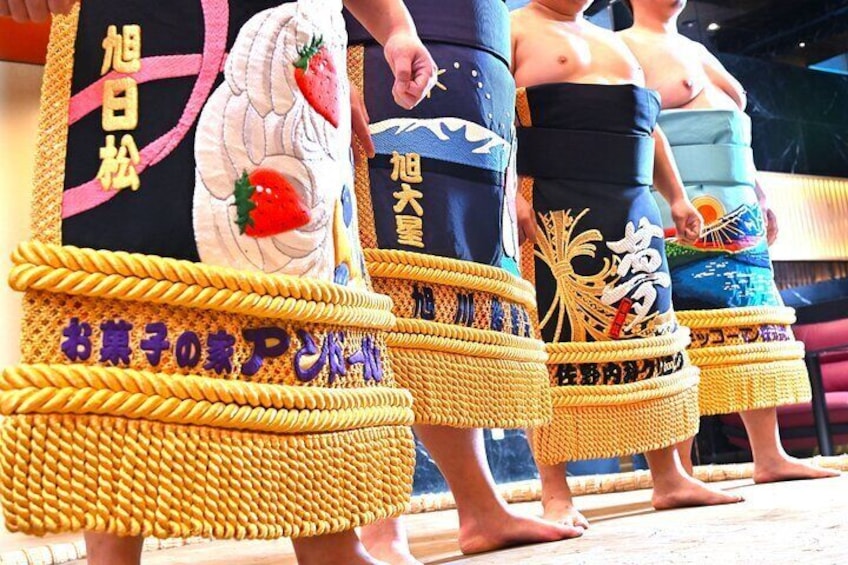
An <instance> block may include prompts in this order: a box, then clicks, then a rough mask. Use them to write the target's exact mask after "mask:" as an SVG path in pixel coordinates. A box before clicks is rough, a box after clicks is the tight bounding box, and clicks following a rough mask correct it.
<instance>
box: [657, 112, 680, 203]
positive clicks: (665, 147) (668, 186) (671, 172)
mask: <svg viewBox="0 0 848 565" xmlns="http://www.w3.org/2000/svg"><path fill="white" fill-rule="evenodd" d="M653 138H654V186H655V187H656V189H657V191H658V192H659V193H660V194H662V197H663V198H664V199H665V201H666V202H668V204H669V206H673V205H674V204H675V203H677V202H679V201H680V200H685V199H686V192H685V191H684V189H683V180H682V179H681V178H680V171H678V170H677V163H675V162H674V157H673V155H672V153H671V146H670V145H669V143H668V139H667V138H666V136H665V134H664V133H663V131H662V129H660V126H657V127H656V128H654V133H653Z"/></svg>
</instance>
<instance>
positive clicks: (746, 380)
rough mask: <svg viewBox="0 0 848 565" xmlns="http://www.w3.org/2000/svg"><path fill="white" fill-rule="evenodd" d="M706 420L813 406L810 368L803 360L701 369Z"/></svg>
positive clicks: (701, 406)
mask: <svg viewBox="0 0 848 565" xmlns="http://www.w3.org/2000/svg"><path fill="white" fill-rule="evenodd" d="M700 390H701V393H700V410H701V415H703V416H712V415H715V414H734V413H736V412H745V411H747V410H757V409H759V408H771V407H774V406H783V405H785V404H796V403H800V402H809V401H810V398H811V396H812V394H811V392H810V381H809V377H808V376H807V367H806V365H805V364H804V362H803V361H802V360H800V359H798V360H792V361H773V362H765V363H762V362H760V363H758V362H750V363H746V364H744V365H723V366H718V367H703V368H702V369H701V385H700Z"/></svg>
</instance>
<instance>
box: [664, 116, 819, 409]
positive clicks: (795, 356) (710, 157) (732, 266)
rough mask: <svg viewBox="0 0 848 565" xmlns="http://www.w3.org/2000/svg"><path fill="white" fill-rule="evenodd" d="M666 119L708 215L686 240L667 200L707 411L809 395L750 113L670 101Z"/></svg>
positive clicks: (671, 256) (690, 188)
mask: <svg viewBox="0 0 848 565" xmlns="http://www.w3.org/2000/svg"><path fill="white" fill-rule="evenodd" d="M659 123H660V125H661V127H662V128H663V131H664V132H665V134H666V136H667V137H668V140H669V143H670V144H671V148H672V151H673V152H674V159H675V161H676V162H677V166H678V168H679V169H680V175H681V177H683V183H684V184H685V185H686V192H687V193H688V195H689V198H690V199H691V200H692V203H693V204H694V205H695V207H696V208H697V209H698V211H699V212H700V213H701V215H702V216H703V218H704V232H703V235H702V236H701V238H700V239H699V240H698V241H697V242H695V244H694V245H686V244H683V243H681V242H679V241H677V240H676V238H674V233H673V232H674V230H673V226H674V224H673V223H672V222H671V217H670V211H669V209H668V206H665V205H663V203H660V210H661V211H662V214H663V224H664V225H665V226H666V231H667V234H668V235H669V236H670V237H669V238H668V240H667V242H666V252H667V253H668V260H669V265H670V267H671V280H672V285H673V288H674V292H673V293H672V297H673V299H674V306H675V308H676V309H677V311H678V315H679V317H680V321H681V323H682V324H685V325H687V326H689V327H690V328H692V345H691V346H690V349H689V354H690V356H691V359H692V363H694V364H695V365H697V366H698V367H700V368H701V389H700V391H701V392H700V404H701V413H702V414H705V415H707V414H726V413H731V412H739V411H743V410H753V409H756V408H766V407H770V406H779V405H782V404H793V403H797V402H806V401H808V400H809V398H810V385H809V380H808V378H807V370H806V366H805V365H804V360H803V359H804V346H803V344H802V343H799V342H797V341H795V338H794V336H793V334H792V329H791V324H792V323H794V322H795V313H794V311H793V310H792V309H791V308H786V307H784V305H783V300H782V299H781V297H780V294H779V293H778V291H777V287H776V286H775V284H774V272H773V271H772V266H771V260H770V258H769V251H768V244H767V242H766V231H765V222H764V220H763V217H762V211H761V209H760V206H759V204H758V203H757V195H756V193H755V191H754V184H755V172H756V171H755V169H754V159H753V155H752V152H751V120H750V118H748V116H747V115H745V114H743V113H742V112H738V111H728V110H667V111H664V112H662V113H661V114H660V118H659ZM658 200H659V198H658Z"/></svg>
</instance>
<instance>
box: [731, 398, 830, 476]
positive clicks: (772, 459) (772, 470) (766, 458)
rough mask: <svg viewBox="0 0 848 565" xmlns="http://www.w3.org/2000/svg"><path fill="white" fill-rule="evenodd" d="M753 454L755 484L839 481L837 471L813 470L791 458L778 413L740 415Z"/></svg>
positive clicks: (764, 412) (814, 468)
mask: <svg viewBox="0 0 848 565" xmlns="http://www.w3.org/2000/svg"><path fill="white" fill-rule="evenodd" d="M740 416H742V421H743V422H744V423H745V430H746V431H747V432H748V439H749V440H750V442H751V451H752V452H753V454H754V482H755V483H772V482H776V481H791V480H797V479H823V478H826V477H836V476H838V475H839V472H838V471H831V470H830V469H822V468H820V467H813V466H812V465H808V464H807V463H804V462H803V461H800V460H798V459H796V458H794V457H790V456H789V455H788V454H787V453H786V451H784V449H783V445H781V443H780V430H779V429H778V427H777V409H776V408H763V409H761V410H750V411H748V412H742V413H740Z"/></svg>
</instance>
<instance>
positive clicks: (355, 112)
mask: <svg viewBox="0 0 848 565" xmlns="http://www.w3.org/2000/svg"><path fill="white" fill-rule="evenodd" d="M350 120H351V130H352V132H353V135H352V137H351V140H350V143H351V145H352V146H353V159H354V161H355V162H356V164H359V159H360V152H359V151H357V148H356V142H357V141H358V142H359V143H360V145H361V146H362V149H363V150H364V151H365V155H366V156H367V157H368V158H369V159H372V158H373V157H374V155H375V150H374V140H372V139H371V131H370V130H369V129H368V124H370V123H371V118H370V117H369V116H368V110H367V109H366V108H365V101H364V100H362V96H360V94H359V91H357V90H356V89H355V88H353V87H352V86H351V89H350Z"/></svg>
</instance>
